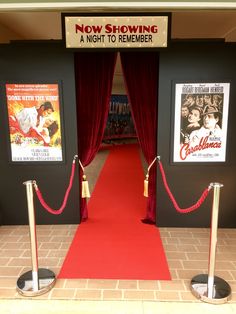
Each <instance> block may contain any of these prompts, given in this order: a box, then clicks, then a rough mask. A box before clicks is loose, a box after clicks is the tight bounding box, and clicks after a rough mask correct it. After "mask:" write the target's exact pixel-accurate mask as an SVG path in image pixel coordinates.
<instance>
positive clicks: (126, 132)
mask: <svg viewBox="0 0 236 314" xmlns="http://www.w3.org/2000/svg"><path fill="white" fill-rule="evenodd" d="M133 137H137V135H136V131H135V127H134V122H133V119H132V114H131V108H130V104H129V101H128V97H127V95H111V100H110V107H109V113H108V118H107V123H106V128H105V132H104V137H103V139H104V140H112V139H120V138H133Z"/></svg>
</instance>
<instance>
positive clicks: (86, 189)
mask: <svg viewBox="0 0 236 314" xmlns="http://www.w3.org/2000/svg"><path fill="white" fill-rule="evenodd" d="M86 197H90V191H89V185H88V181H87V179H86V175H85V174H84V175H83V181H82V198H86Z"/></svg>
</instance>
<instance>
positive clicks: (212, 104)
mask: <svg viewBox="0 0 236 314" xmlns="http://www.w3.org/2000/svg"><path fill="white" fill-rule="evenodd" d="M229 91H230V83H193V84H192V83H185V84H175V118H174V119H175V121H174V151H173V162H225V160H226V140H227V122H228V108H229Z"/></svg>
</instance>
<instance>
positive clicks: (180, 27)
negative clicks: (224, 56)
mask: <svg viewBox="0 0 236 314" xmlns="http://www.w3.org/2000/svg"><path fill="white" fill-rule="evenodd" d="M78 14H79V13H78ZM171 38H172V39H223V40H225V41H226V42H236V10H231V11H230V10H224V11H223V10H221V11H218V10H212V11H209V10H198V11H197V10H195V11H189V10H185V11H174V12H172V21H171ZM51 39H54V40H60V39H62V28H61V12H58V11H57V12H53V11H45V12H35V11H32V12H29V11H27V12H11V11H10V12H0V43H9V42H10V41H11V40H51ZM115 76H116V78H115V81H116V82H117V84H118V85H121V86H123V82H122V72H121V69H120V64H119V62H118V64H117V69H116V73H115Z"/></svg>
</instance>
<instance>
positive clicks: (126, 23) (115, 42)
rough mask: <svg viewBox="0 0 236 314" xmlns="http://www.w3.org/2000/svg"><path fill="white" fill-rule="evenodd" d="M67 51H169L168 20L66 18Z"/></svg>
mask: <svg viewBox="0 0 236 314" xmlns="http://www.w3.org/2000/svg"><path fill="white" fill-rule="evenodd" d="M65 41H66V47H67V48H156V47H167V41H168V16H129V17H128V16H86V17H85V16H80V17H78V16H65Z"/></svg>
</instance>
